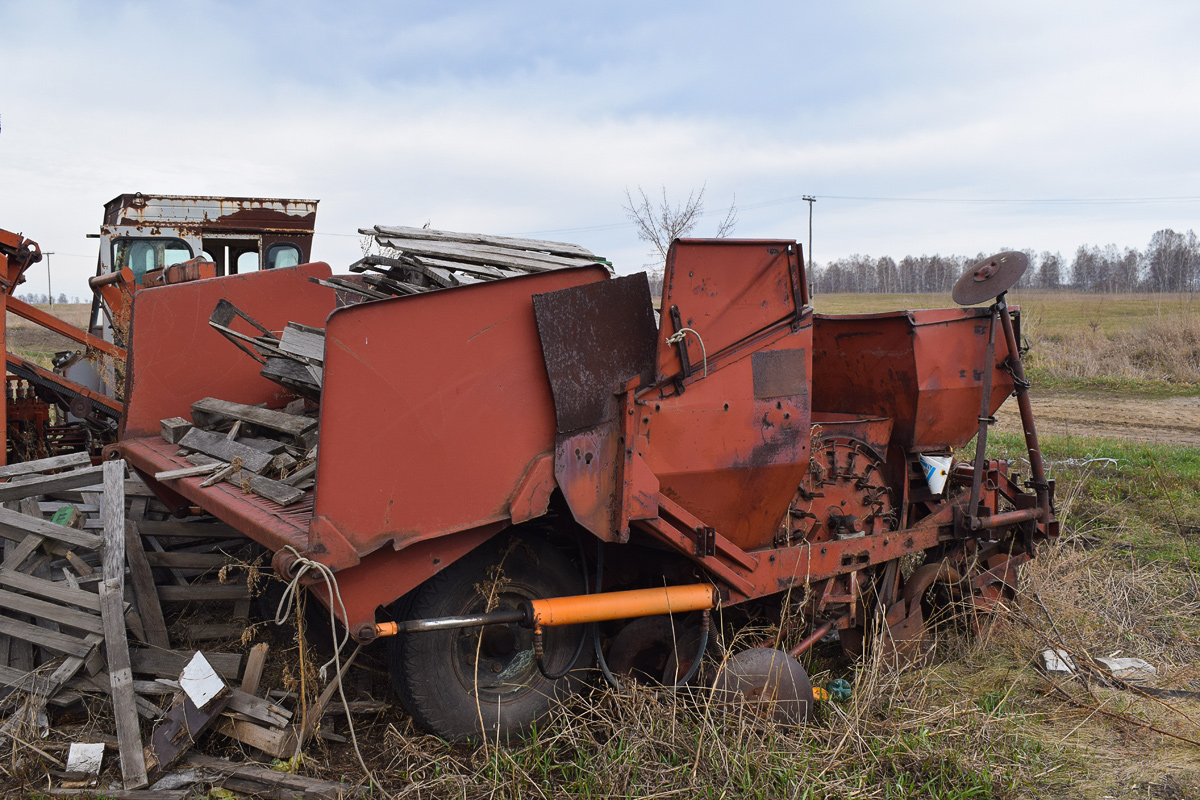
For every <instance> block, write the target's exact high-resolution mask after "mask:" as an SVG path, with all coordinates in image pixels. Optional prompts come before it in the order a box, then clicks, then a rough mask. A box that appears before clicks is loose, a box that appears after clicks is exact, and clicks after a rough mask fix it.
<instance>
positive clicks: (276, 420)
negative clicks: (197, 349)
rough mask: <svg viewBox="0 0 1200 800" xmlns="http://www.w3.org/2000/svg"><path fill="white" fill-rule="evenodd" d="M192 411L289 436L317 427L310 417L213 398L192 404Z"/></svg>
mask: <svg viewBox="0 0 1200 800" xmlns="http://www.w3.org/2000/svg"><path fill="white" fill-rule="evenodd" d="M192 411H193V413H194V412H197V411H199V412H200V413H201V414H215V415H218V416H222V417H228V418H229V419H240V420H241V421H242V422H249V423H250V424H252V425H258V426H259V427H260V428H269V429H270V430H273V431H279V432H280V433H286V434H288V435H289V436H300V435H302V434H304V433H306V432H308V431H310V430H312V429H313V428H315V427H316V426H317V421H316V420H315V419H312V418H311V417H304V416H300V415H298V414H285V413H284V412H282V411H273V410H271V409H269V408H259V407H258V406H248V405H245V404H244V403H231V402H229V401H227V400H217V399H216V398H213V397H206V398H204V399H203V400H197V401H196V402H195V403H192Z"/></svg>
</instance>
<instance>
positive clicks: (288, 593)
mask: <svg viewBox="0 0 1200 800" xmlns="http://www.w3.org/2000/svg"><path fill="white" fill-rule="evenodd" d="M283 549H284V550H287V551H288V552H289V553H291V554H292V555H293V556H295V557H296V561H295V564H296V567H295V570H294V574H293V576H292V579H291V580H290V581H289V582H288V585H287V588H285V589H284V590H283V597H281V598H279V605H278V606H276V608H275V624H276V625H286V624H287V621H288V617H289V616H291V613H292V608H293V606H294V607H295V608H296V614H297V616H299V613H300V606H299V602H298V601H297V598H296V596H297V594H298V593H299V592H300V591H301V590H302V588H303V587H302V586H301V584H300V580H301V578H303V577H304V576H305V575H306V574H308V572H309V570H314V571H315V572H316V573H317V574H318V575H320V576H321V578H322V580H324V581H325V588H326V589H327V590H328V592H329V600H330V602H329V633H330V635H331V636H332V637H333V644H334V648H333V658H331V659H329V660H328V661H326V662H325V663H324V664H322V665H321V669H320V670H318V675H319V676H320V678H321V681H322V682H327V681H326V678H325V675H326V670H327V669H328V668H329V665H330V664H333V666H334V672H333V676H334V680H336V681H337V689H338V697H340V698H341V700H342V708H343V709H345V711H346V724H347V725H348V726H349V728H350V742H351V743H352V744H353V745H354V755H356V756H358V763H359V766H361V767H362V768H363V772H365V773H366V775H367V780H368V781H370V782H371V783H372V784H374V785H375V787H376V788H378V789H379V791H381V792H383V794H384V796H386V797H391V795H389V794H388V793H387V792H386V791H384V789H383V787H382V786H380V785H379V781H377V780H375V776H374V775H373V774H372V773H371V770H370V768H369V767H368V766H367V762H366V759H364V758H363V754H362V751H361V750H359V749H358V735H357V734H356V733H355V732H354V719H353V717H351V715H350V704H349V703H348V702H347V701H346V691H345V688H344V687H343V684H342V648H343V647H345V646H346V644H347V642H349V641H350V629H349V628H348V627H347V628H346V633H345V635H344V636H342V640H341V641H340V642H339V641H338V640H337V614H336V613H334V605H333V600H334V599H336V600H337V604H338V606H339V607H340V608H341V609H342V618H343V619H345V618H346V604H345V603H344V602H343V601H342V592H341V590H340V589H339V588H338V584H337V577H336V576H335V575H334V574H333V570H332V569H330V568H329V567H328V566H327V565H325V564H322V563H321V562H319V561H313V560H312V559H311V558H306V557H304V556H302V555H300V553H299V552H298V551H297V550H296V548H294V547H292V546H291V545H290V544H289V545H286V546H285V547H284V548H283ZM361 649H362V645H361V644H360V645H359V646H358V648H357V649H356V650H355V651H354V653H352V654H351V656H350V661H353V660H354V658H355V656H357V655H358V651H359V650H361ZM318 722H319V721H318ZM300 745H301V742H300V741H299V740H297V742H296V755H299V754H300ZM294 757H295V756H293V758H294Z"/></svg>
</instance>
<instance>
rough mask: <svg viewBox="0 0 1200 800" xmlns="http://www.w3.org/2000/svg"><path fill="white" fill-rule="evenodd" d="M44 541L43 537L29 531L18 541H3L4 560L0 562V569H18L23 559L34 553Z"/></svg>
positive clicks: (23, 561)
mask: <svg viewBox="0 0 1200 800" xmlns="http://www.w3.org/2000/svg"><path fill="white" fill-rule="evenodd" d="M44 541H46V539H45V537H43V536H39V535H37V534H36V533H31V534H28V535H27V536H26V537H25V538H24V539H22V540H21V541H20V542H18V543H13V542H5V543H4V544H5V549H4V561H3V563H0V569H9V570H17V569H20V568H21V565H22V564H24V563H25V560H26V559H28V558H29V557H30V556H31V555H33V554H34V553H36V552H37V549H38V548H39V547H41V546H42V542H44Z"/></svg>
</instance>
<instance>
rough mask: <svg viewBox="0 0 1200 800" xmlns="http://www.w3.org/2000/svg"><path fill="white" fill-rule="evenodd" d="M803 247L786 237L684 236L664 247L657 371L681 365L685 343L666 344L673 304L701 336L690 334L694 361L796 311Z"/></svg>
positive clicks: (697, 364)
mask: <svg viewBox="0 0 1200 800" xmlns="http://www.w3.org/2000/svg"><path fill="white" fill-rule="evenodd" d="M799 271H800V267H799V251H798V250H797V248H796V243H795V242H793V241H787V240H780V241H774V240H753V241H750V240H738V239H717V240H697V239H679V240H677V241H676V242H675V243H674V244H673V245H671V250H670V251H669V252H668V254H667V267H666V274H665V275H664V277H663V297H662V306H661V312H662V313H661V315H662V328H661V330H662V335H661V336H659V339H658V360H657V379H658V380H662V379H664V378H669V377H670V376H672V375H675V374H677V373H678V372H680V370H681V369H682V367H683V365H682V363H681V361H680V357H679V353H680V348H679V347H678V346H676V345H674V344H668V343H667V341H666V339H667V337H668V336H669V335H670V334H672V333H675V326H674V324H673V323H672V319H671V317H672V315H671V313H670V310H671V307H672V306H675V307H677V308H678V310H679V316H680V322H681V324H682V327H686V328H691V329H692V330H694V331H695V332H696V334H697V336H698V337H699V338H700V339H701V340H703V342H704V347H703V352H702V349H701V348H700V347H698V346H697V344H698V343H697V342H696V341H695V339H691V338H689V339H685V340H684V341H685V342H686V343H687V348H688V350H687V352H688V357H689V361H690V362H691V365H690V366H691V369H692V371H694V372H700V371H702V369H703V356H704V354H705V353H707V356H708V358H709V359H711V358H713V357H714V356H715V355H717V354H718V353H720V352H721V351H723V350H725V349H726V348H728V347H730V346H731V345H734V344H736V343H737V342H740V341H742V340H743V339H745V338H746V337H748V336H750V335H752V334H754V333H756V332H757V331H761V330H763V329H764V328H767V327H769V326H771V325H772V324H774V323H777V322H779V321H781V320H784V319H787V318H788V317H790V316H792V315H793V314H795V313H796V311H797V304H798V302H799V300H800V297H801V288H800V286H799V285H798V282H797V281H798V276H799Z"/></svg>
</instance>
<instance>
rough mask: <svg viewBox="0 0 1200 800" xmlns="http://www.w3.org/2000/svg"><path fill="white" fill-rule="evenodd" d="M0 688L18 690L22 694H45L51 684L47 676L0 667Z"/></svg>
mask: <svg viewBox="0 0 1200 800" xmlns="http://www.w3.org/2000/svg"><path fill="white" fill-rule="evenodd" d="M0 686H7V687H9V688H11V689H20V690H21V691H23V692H42V693H47V692H48V691H49V689H50V686H51V684H50V678H49V676H46V675H40V674H38V673H37V672H25V671H23V670H19V669H14V668H13V667H9V666H4V665H0Z"/></svg>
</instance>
